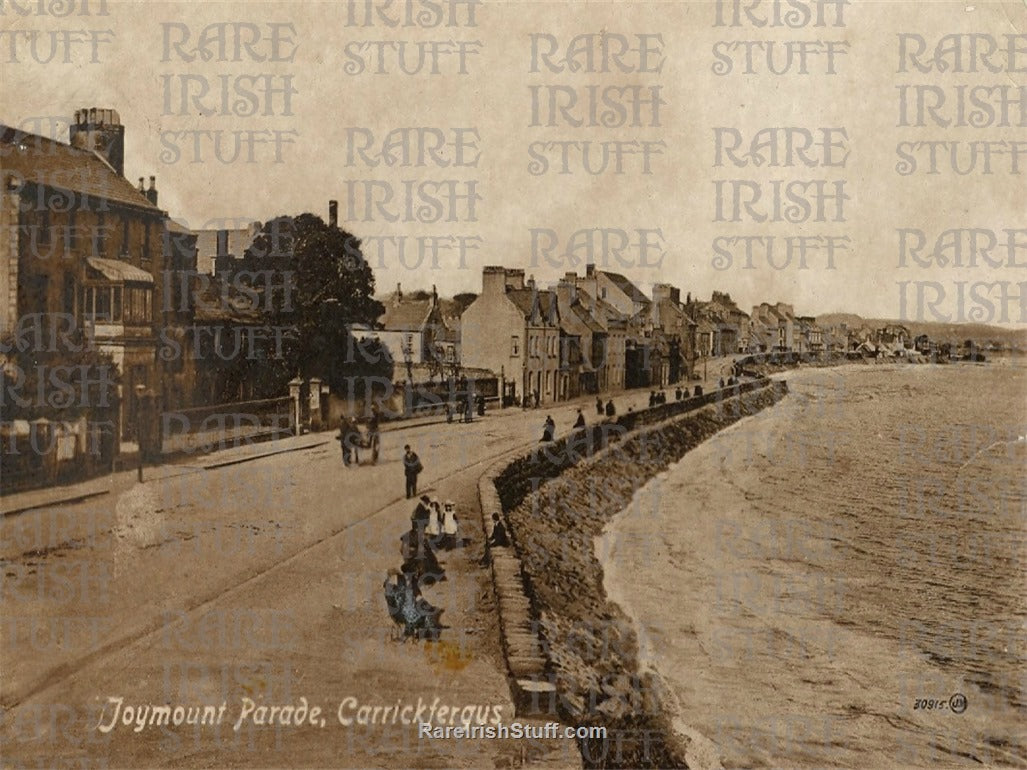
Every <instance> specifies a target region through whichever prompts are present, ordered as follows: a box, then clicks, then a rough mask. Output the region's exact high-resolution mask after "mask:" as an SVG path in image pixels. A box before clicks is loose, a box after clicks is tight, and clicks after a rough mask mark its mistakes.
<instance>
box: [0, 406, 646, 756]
mask: <svg viewBox="0 0 1027 770" xmlns="http://www.w3.org/2000/svg"><path fill="white" fill-rule="evenodd" d="M647 399H648V391H645V392H632V393H631V394H627V395H626V394H621V395H619V396H616V397H615V399H614V400H615V402H616V404H617V407H618V412H619V413H620V412H624V411H626V409H627V407H628V406H629V405H631V406H633V407H634V408H635V409H636V410H637V409H640V408H643V407H644V406H645V405H646V403H647ZM592 404H594V400H586V399H583V400H581V401H580V402H578V403H568V404H561V405H559V406H553V407H543V408H541V409H539V410H529V411H521V410H515V409H509V410H503V411H497V412H492V413H489V414H487V415H486V416H485V417H484V418H478V419H476V420H475V422H474V423H472V424H470V425H462V424H456V423H454V424H452V425H448V424H445V423H442V424H439V423H434V424H431V423H429V424H426V423H425V421H418V422H416V423H414V424H410V425H404V424H400V423H397V424H394V425H391V426H389V429H388V430H386V431H385V432H384V434H383V444H384V445H383V454H382V458H381V460H380V461H379V464H378V465H377V466H372V465H369V464H368V465H363V466H361V467H359V468H344V467H343V466H342V463H341V457H340V452H339V447H338V445H337V444H336V443H335V442H334V441H332V440H331V439H332V435H331V434H327V433H325V434H314V435H307V436H300V437H295V438H290V439H286V440H284V441H282V442H277V443H275V444H261V445H255V446H251V447H244V448H240V449H237V450H227V451H225V452H219V453H216V454H211V455H206V456H203V457H198V458H195V461H192V460H187V461H186V462H180V463H176V464H173V465H165V466H161V467H159V468H149V469H147V471H146V479H147V480H146V481H145V482H144V483H142V484H139V483H137V482H136V481H135V474H134V472H128V471H126V472H122V473H119V474H115V475H113V476H111V477H109V478H107V479H105V480H102V481H101V482H95V481H94V482H89V483H88V484H87V485H84V486H83V489H87V490H89V491H90V492H92V491H95V489H94V488H95V487H97V484H98V483H99V484H100V486H103V485H104V484H106V489H105V490H101V493H100V494H91V495H90V496H88V497H86V498H85V499H81V500H78V501H77V502H71V503H68V504H63V505H54V506H47V505H45V499H44V497H42V496H39V497H38V499H35V498H33V499H30V498H28V497H22V498H21V500H22V502H23V503H24V502H25V501H28V504H36V503H38V504H39V505H40V506H41V507H36V508H31V509H28V510H25V509H24V508H25V507H26V506H25V505H22V506H21V507H20V508H21V510H20V512H15V513H11V514H10V515H5V516H3V517H2V518H0V560H2V562H3V564H2V569H3V572H2V575H3V580H2V583H0V586H2V601H3V608H4V617H3V619H2V625H0V631H2V636H0V639H2V645H3V646H2V649H0V655H2V662H3V667H2V673H0V704H2V708H3V713H2V731H0V738H2V740H3V756H4V761H5V764H7V765H15V766H17V765H29V766H34V765H36V764H37V762H39V761H42V760H50V761H49V762H47V764H48V765H50V764H56V765H74V766H93V765H101V766H104V765H106V766H110V767H147V766H158V765H159V766H167V765H172V766H218V767H220V766H237V767H258V766H259V767H268V766H303V767H335V766H339V767H346V766H348V767H365V766H398V767H407V766H418V767H427V766H447V767H449V766H455V767H482V766H485V767H492V766H497V767H498V766H502V767H509V766H517V765H520V764H522V763H523V762H524V761H525V760H531V761H534V762H535V764H537V765H545V764H549V765H551V766H554V767H566V766H569V765H573V764H574V763H576V762H578V761H579V760H578V755H577V752H576V749H575V746H574V742H573V741H572V740H560V741H538V740H535V741H496V742H487V741H481V740H436V741H428V740H424V739H419V738H418V736H417V732H416V727H404V726H402V725H400V724H398V723H396V724H393V723H391V722H389V718H388V712H383V711H382V709H379V712H378V713H377V715H375V714H374V712H373V707H375V706H378V707H396V706H400V707H402V706H405V705H408V704H410V705H412V706H414V707H415V708H416V707H417V706H418V705H419V699H420V703H427V704H428V706H427V707H428V708H430V706H431V704H432V703H433V702H434V701H435V699H436V698H438V701H437V703H436V706H437V708H438V707H442V706H446V707H447V708H453V707H457V708H460V709H463V708H464V707H466V706H471V705H474V706H481V707H483V708H485V707H500V708H501V709H502V715H503V720H504V721H506V722H509V721H512V719H513V708H512V704H511V702H510V695H509V690H508V687H507V683H506V678H505V667H504V665H503V660H502V655H501V653H500V649H499V645H498V635H497V628H496V613H495V611H494V606H493V602H494V599H493V596H492V592H491V585H490V583H489V581H488V576H487V571H486V570H484V569H481V568H480V567H479V566H478V564H477V559H478V558H479V557H480V556H481V554H482V552H483V547H482V532H481V519H480V511H479V510H478V501H477V494H476V484H477V481H478V479H479V477H480V476H481V475H482V474H483V473H484V472H485V471H486V469H487V468H488V467H489V465H490V464H492V463H493V462H495V460H496V459H497V458H499V457H501V456H502V455H504V454H506V453H508V452H511V451H512V450H517V449H524V448H527V447H529V446H531V445H534V444H535V443H537V441H538V438H539V436H540V435H541V431H542V421H543V420H544V419H545V416H546V415H547V414H551V415H552V416H553V418H554V419H555V421H556V423H557V433H558V434H561V433H564V432H566V431H568V430H570V428H571V425H572V423H573V420H574V417H575V414H576V409H577V407H578V406H582V405H583V407H584V412H585V414H586V416H587V419H588V420H590V421H591V420H593V419H595V410H594V406H592ZM326 441H327V443H325V442H326ZM405 443H409V444H411V445H412V446H413V447H414V448H415V449H416V451H417V452H418V453H419V454H420V456H421V458H422V461H423V463H424V466H425V472H424V473H423V474H422V478H421V484H420V489H421V491H424V490H427V491H431V492H433V493H434V494H436V495H437V496H438V497H439V498H440V499H443V500H445V499H452V500H454V501H456V503H457V505H458V509H459V511H460V512H461V513H462V516H463V518H462V526H463V534H464V535H465V536H468V537H470V538H471V544H470V546H469V547H468V548H466V549H462V550H458V551H455V552H452V553H450V554H446V555H445V560H444V563H445V565H446V567H447V574H448V578H449V579H448V580H447V581H446V582H443V583H441V584H438V585H436V586H433V587H431V588H429V589H427V590H426V597H427V598H428V599H429V600H430V601H431V602H432V603H434V604H436V605H437V606H441V607H443V608H445V614H444V615H443V622H444V623H445V624H447V625H448V626H449V628H448V629H447V630H446V631H445V632H444V635H443V639H442V642H441V643H438V644H429V643H425V642H417V643H412V642H408V643H405V644H403V643H399V642H396V641H392V640H391V639H390V634H391V631H392V623H391V621H390V620H389V618H388V615H387V613H386V611H385V602H384V597H383V592H382V582H383V580H384V579H385V576H386V573H387V570H388V569H389V568H390V567H399V565H400V561H401V559H400V553H399V537H400V535H401V534H402V533H403V531H404V530H405V529H406V528H407V527H408V526H409V517H410V512H411V508H412V505H411V504H410V502H408V501H407V500H405V499H403V473H402V465H401V462H400V457H401V455H402V451H403V450H402V447H403V444H405ZM279 450H289V451H279ZM272 451H274V452H278V453H276V454H268V453H269V452H272ZM247 455H249V456H251V457H253V458H255V459H249V458H248V457H247ZM238 460H245V461H242V462H239V461H238ZM75 491H76V489H75V488H74V487H73V488H65V489H64V490H62V491H61V494H63V495H64V496H65V497H69V496H70V497H74V493H75ZM104 492H105V493H104ZM15 497H17V496H15ZM4 510H5V511H9V510H19V506H18V505H17V500H16V499H14V498H11V499H5V509H4ZM118 698H120V699H123V700H122V701H121V703H122V704H123V706H122V711H121V713H120V715H119V716H121V717H124V716H126V713H125V709H124V706H131V707H133V709H135V707H137V706H142V707H145V706H151V705H153V706H164V705H171V706H175V705H183V706H204V705H214V706H220V704H221V703H222V702H224V703H226V704H227V706H226V709H225V711H224V712H223V717H222V724H220V725H209V724H208V725H196V726H187V725H182V726H180V727H177V728H176V727H172V728H163V727H160V726H149V725H148V724H147V725H146V726H145V727H143V728H142V729H141V730H140V731H139V732H135V731H134V726H133V725H125V724H121V723H119V724H118V725H117V726H115V727H114V728H113V729H111V730H110V731H109V732H106V733H105V732H102V731H101V730H99V729H97V728H98V726H99V725H104V726H105V725H107V724H108V723H110V721H111V719H112V717H113V711H114V707H115V705H116V703H117V701H115V700H111V699H118ZM245 698H248V699H250V700H252V701H253V702H254V703H255V704H257V705H268V706H270V705H280V706H290V705H293V706H295V705H302V702H301V701H300V698H306V703H307V704H309V705H310V706H318V707H319V708H321V709H322V715H323V716H324V718H325V724H324V726H321V725H320V723H316V724H314V725H309V724H308V725H304V726H299V727H297V726H288V727H277V728H276V727H270V726H257V725H253V723H252V722H253V718H254V717H259V716H260V715H259V714H257V713H254V714H253V715H251V718H250V719H248V720H246V721H245V722H244V723H243V724H242V725H241V726H240V729H239V730H238V731H235V730H233V729H232V728H233V726H234V723H235V721H236V719H237V718H238V716H239V713H240V709H241V704H244V703H245V701H244V700H243V699H245ZM340 704H342V705H343V709H342V717H343V718H344V719H350V718H353V717H356V716H357V711H358V708H359V707H360V706H364V705H367V706H370V707H372V708H371V709H369V710H368V712H367V714H368V716H369V717H370V718H371V719H375V720H377V721H378V722H379V724H378V725H374V726H360V725H356V724H353V725H348V726H347V725H344V724H342V723H341V722H340V720H339V718H338V717H339V713H338V712H339V706H340ZM105 706H106V711H103V710H102V709H103V708H104V707H105ZM137 713H138V710H137ZM408 713H409V712H408ZM422 713H423V712H422ZM130 721H131V720H130ZM382 721H386V722H389V723H388V724H385V725H382V724H380V723H381V722H382ZM439 721H440V720H439V719H438V718H436V719H435V723H436V724H438V723H439Z"/></svg>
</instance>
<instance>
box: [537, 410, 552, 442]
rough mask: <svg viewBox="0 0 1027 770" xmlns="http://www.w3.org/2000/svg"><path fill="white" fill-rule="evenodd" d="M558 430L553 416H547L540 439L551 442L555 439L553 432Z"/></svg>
mask: <svg viewBox="0 0 1027 770" xmlns="http://www.w3.org/2000/svg"><path fill="white" fill-rule="evenodd" d="M555 432H556V423H555V422H553V418H552V417H551V416H546V421H545V423H544V424H543V425H542V438H541V439H539V440H540V441H543V442H549V441H552V440H553V434H554V433H555Z"/></svg>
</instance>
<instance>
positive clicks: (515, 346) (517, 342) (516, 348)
mask: <svg viewBox="0 0 1027 770" xmlns="http://www.w3.org/2000/svg"><path fill="white" fill-rule="evenodd" d="M520 354H521V338H520V337H518V336H517V335H516V334H515V335H513V336H512V337H511V338H510V355H511V356H513V357H514V358H517V357H518V356H520Z"/></svg>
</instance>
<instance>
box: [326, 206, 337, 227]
mask: <svg viewBox="0 0 1027 770" xmlns="http://www.w3.org/2000/svg"><path fill="white" fill-rule="evenodd" d="M328 225H329V226H330V227H338V226H339V202H338V201H328Z"/></svg>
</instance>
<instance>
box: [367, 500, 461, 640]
mask: <svg viewBox="0 0 1027 770" xmlns="http://www.w3.org/2000/svg"><path fill="white" fill-rule="evenodd" d="M399 540H400V556H402V558H403V564H402V566H401V567H400V569H398V570H395V569H392V570H389V575H388V577H387V578H386V579H385V583H384V586H383V587H384V589H385V603H386V606H387V607H388V609H389V616H390V617H391V618H392V620H393V621H394V622H395V623H396V624H397V625H400V626H402V628H403V636H404V638H411V637H412V638H416V639H438V638H439V634H440V633H441V631H442V629H443V628H444V626H443V625H442V623H441V617H442V612H443V610H442V609H440V608H438V607H435V606H434V605H433V604H432V603H431V602H429V601H428V600H427V599H425V598H424V596H423V595H422V594H421V586H422V585H426V586H430V585H434V584H435V583H439V582H442V581H443V580H446V570H445V568H444V567H443V566H442V564H441V563H440V562H439V559H438V557H437V556H436V555H435V549H437V548H438V549H442V550H446V551H448V550H451V549H453V548H456V547H458V546H459V545H461V541H460V539H459V526H458V524H457V518H456V504H455V503H453V502H452V501H450V500H447V501H446V502H445V503H440V502H439V501H438V500H435V499H434V498H432V497H431V496H430V495H421V498H420V499H419V500H418V502H417V506H416V507H415V508H414V512H413V513H412V514H411V516H410V529H409V530H408V531H407V532H405V533H403V535H402V537H400V539H399Z"/></svg>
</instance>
